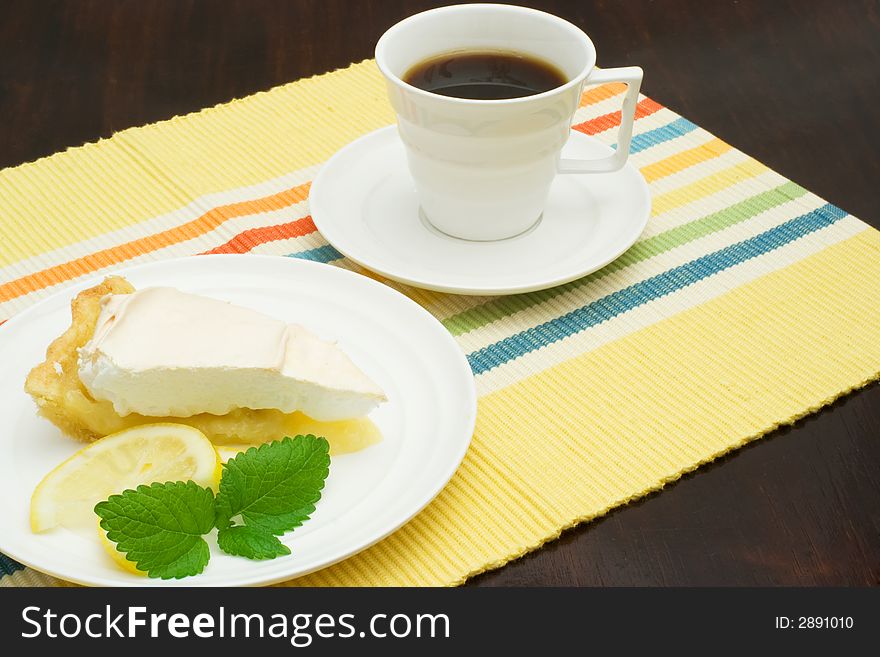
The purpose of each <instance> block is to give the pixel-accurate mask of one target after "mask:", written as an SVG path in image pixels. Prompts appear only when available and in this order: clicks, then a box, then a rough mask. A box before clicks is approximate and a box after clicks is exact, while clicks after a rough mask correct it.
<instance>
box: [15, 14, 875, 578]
mask: <svg viewBox="0 0 880 657" xmlns="http://www.w3.org/2000/svg"><path fill="white" fill-rule="evenodd" d="M438 4H448V3H436V2H428V1H420V0H381V1H379V0H373V1H372V2H365V1H356V0H348V1H344V0H299V1H296V0H287V1H284V0H264V1H257V0H252V1H245V0H211V1H208V0H204V1H189V2H185V1H173V2H172V1H171V0H164V1H163V0H126V1H112V0H93V1H85V0H78V1H73V0H71V1H67V2H62V1H55V0H51V1H50V0H16V1H10V0H3V1H2V2H0V166H4V167H5V166H13V165H16V164H19V163H21V162H25V161H28V160H32V159H35V158H38V157H41V156H44V155H48V154H50V153H52V152H54V151H57V150H60V149H63V148H65V147H68V146H73V145H78V144H81V143H83V142H86V141H93V140H95V139H97V138H99V137H107V136H109V135H111V134H112V133H113V132H114V131H116V130H120V129H122V128H126V127H129V126H133V125H139V124H143V123H148V122H152V121H157V120H160V119H165V118H168V117H170V116H172V115H175V114H183V113H186V112H190V111H193V110H196V109H199V108H201V107H204V106H207V105H213V104H215V103H219V102H223V101H227V100H229V99H231V98H234V97H237V96H244V95H246V94H250V93H252V92H255V91H259V90H261V89H266V88H268V87H271V86H273V85H277V84H281V83H284V82H287V81H290V80H294V79H296V78H300V77H303V76H308V75H312V74H314V73H321V72H324V71H328V70H331V69H334V68H338V67H341V66H345V65H346V64H348V63H349V62H352V61H358V60H361V59H364V58H366V57H370V56H372V48H373V44H374V43H375V41H376V39H377V38H378V37H379V35H380V34H381V33H382V32H383V31H384V30H385V28H387V27H388V26H390V25H391V24H393V23H394V22H396V21H398V20H400V19H401V18H403V17H405V16H407V15H409V14H411V13H415V12H416V11H419V10H422V9H425V8H428V7H430V6H433V5H438ZM521 4H529V5H532V6H535V7H538V8H543V9H546V10H548V11H551V12H554V13H556V14H559V15H561V16H564V17H566V18H568V19H569V20H571V21H573V22H574V23H576V24H578V25H580V26H581V27H582V28H584V29H585V30H586V31H587V32H588V33H589V34H590V35H591V36H592V37H593V40H594V41H595V43H596V46H597V49H598V52H599V63H600V65H606V66H619V65H625V64H639V65H641V66H642V67H643V68H644V69H645V84H644V91H645V93H647V94H649V95H651V96H653V97H654V98H655V99H657V100H658V101H659V102H661V103H663V104H665V105H668V106H669V107H671V108H672V109H674V110H676V111H678V112H680V113H682V114H684V115H685V116H687V117H688V118H689V119H691V120H693V121H695V122H696V123H698V124H699V125H701V126H703V127H704V128H706V129H708V130H710V131H712V132H714V133H715V134H717V135H718V136H720V137H721V138H722V139H724V140H726V141H728V142H730V143H731V144H733V145H734V146H736V147H738V148H740V149H742V150H743V151H745V152H746V153H749V154H750V155H753V156H755V157H756V158H758V159H759V160H761V161H763V162H765V163H766V164H768V165H769V166H770V167H772V168H774V169H776V170H777V171H779V172H780V173H782V174H783V175H785V176H787V177H789V178H791V179H793V180H795V181H796V182H798V183H800V184H801V185H804V186H805V187H807V188H808V189H810V190H812V191H814V192H816V193H817V194H819V195H820V196H822V197H824V198H826V199H828V200H829V201H831V202H833V203H835V204H837V205H839V206H841V207H843V208H844V209H846V210H848V211H849V212H851V213H853V214H854V215H856V216H858V217H860V218H861V219H863V220H865V221H867V222H869V223H872V224H873V225H874V226H880V201H878V194H880V110H878V108H880V3H878V2H877V1H876V0H857V1H848V2H838V1H835V0H739V1H737V0H715V1H713V2H702V1H700V0H690V1H688V0H662V1H661V0H657V1H654V2H652V1H650V0H627V1H620V2H611V1H597V0H577V1H572V2H564V1H562V0H560V1H557V2H551V1H546V2H540V1H528V0H522V3H521ZM878 284H880V282H878ZM878 315H880V309H878ZM473 583H474V584H476V585H479V586H496V585H545V584H546V585H713V584H715V585H776V584H780V585H876V584H878V583H880V386H876V385H875V386H872V387H870V388H868V389H867V390H863V391H861V392H858V393H855V394H852V395H850V396H848V397H847V398H845V399H843V400H840V401H839V402H837V403H836V404H834V405H833V406H832V407H830V408H828V409H826V410H824V411H822V412H821V413H819V414H817V415H814V416H812V417H810V418H808V419H806V420H803V421H801V422H798V424H797V425H796V426H795V427H794V428H789V429H784V430H781V431H777V432H775V433H774V434H772V435H771V436H768V437H766V438H765V439H764V440H761V441H758V442H757V443H754V444H753V445H752V446H751V447H748V448H746V449H743V450H740V451H738V452H736V453H735V454H734V455H731V456H729V457H727V458H724V459H721V460H720V461H719V462H717V463H715V464H713V465H711V466H709V467H706V468H702V469H701V470H699V471H698V472H697V473H695V474H692V475H690V476H687V477H685V478H684V479H683V480H681V481H680V482H679V483H677V484H675V485H674V486H671V487H669V488H668V489H667V490H666V491H664V492H663V493H660V494H657V495H652V496H650V497H648V498H647V499H645V500H643V501H641V502H638V503H636V504H632V505H630V506H628V507H626V508H623V509H620V510H618V511H615V512H613V513H611V514H609V515H608V516H606V517H605V518H603V519H601V520H599V521H597V522H593V523H590V524H588V525H584V526H581V527H579V528H577V529H574V530H571V531H568V532H566V533H565V535H564V536H563V537H562V538H561V539H560V540H558V541H556V542H555V543H552V544H551V545H549V546H547V547H545V548H544V549H542V550H540V551H538V552H536V553H534V554H532V555H530V556H528V557H526V558H524V559H522V560H520V561H518V562H516V563H513V564H511V565H508V566H506V567H505V568H502V569H500V570H497V571H494V572H492V573H488V574H485V575H483V576H480V577H477V578H475V579H474V580H473Z"/></svg>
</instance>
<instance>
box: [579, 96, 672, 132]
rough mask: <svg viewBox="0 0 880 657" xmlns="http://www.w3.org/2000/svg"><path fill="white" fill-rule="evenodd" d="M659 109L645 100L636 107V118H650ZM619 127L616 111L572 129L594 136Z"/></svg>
mask: <svg viewBox="0 0 880 657" xmlns="http://www.w3.org/2000/svg"><path fill="white" fill-rule="evenodd" d="M661 109H663V105H661V104H660V103H658V102H656V101H653V100H651V99H650V98H645V99H644V100H641V101H639V104H638V105H636V118H637V119H641V118H643V117H645V116H650V115H651V114H653V113H654V112H656V111H657V110H661ZM619 125H620V112H619V111H617V112H611V113H610V114H603V115H602V116H597V117H596V118H595V119H590V120H589V121H584V122H583V123H578V124H577V125H573V126H572V128H574V129H575V130H578V131H580V132H583V133H585V134H588V135H595V134H598V133H600V132H604V131H605V130H610V129H611V128H615V127H617V126H619Z"/></svg>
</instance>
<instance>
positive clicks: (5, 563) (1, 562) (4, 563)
mask: <svg viewBox="0 0 880 657" xmlns="http://www.w3.org/2000/svg"><path fill="white" fill-rule="evenodd" d="M19 570H24V566H22V565H21V564H20V563H18V562H17V561H14V560H12V559H10V558H9V557H7V556H6V555H5V554H0V577H5V576H6V575H11V574H12V573H14V572H16V571H19Z"/></svg>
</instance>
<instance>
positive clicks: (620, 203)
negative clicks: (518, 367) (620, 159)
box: [309, 126, 651, 294]
mask: <svg viewBox="0 0 880 657" xmlns="http://www.w3.org/2000/svg"><path fill="white" fill-rule="evenodd" d="M611 152H612V151H611V149H610V148H609V147H608V146H606V145H604V144H602V143H601V142H599V141H598V140H596V139H594V138H592V137H589V136H587V135H584V134H582V133H580V132H575V131H572V133H571V138H570V139H569V140H568V143H567V144H566V146H565V149H564V150H563V152H562V155H563V157H569V158H597V157H604V156H606V155H608V154H609V153H611ZM309 207H310V210H311V213H312V218H313V219H314V221H315V225H316V226H317V227H318V230H319V231H321V234H322V235H323V236H324V237H325V238H326V239H327V241H328V242H330V243H331V244H332V245H333V246H334V247H335V248H336V249H337V250H339V251H340V252H342V253H343V254H345V255H346V256H348V257H349V258H351V259H352V260H354V261H355V262H357V263H359V264H361V265H363V266H364V267H366V268H368V269H372V270H373V271H375V272H378V273H380V274H382V275H383V276H387V277H388V278H391V279H394V280H396V281H400V282H402V283H408V284H410V285H416V286H418V287H424V288H428V289H430V290H438V291H440V292H453V293H456V294H513V293H516V292H531V291H534V290H541V289H544V288H548V287H553V286H554V285H560V284H562V283H567V282H568V281H572V280H574V279H576V278H580V277H581V276H585V275H586V274H589V273H590V272H594V271H596V270H597V269H600V268H602V267H604V266H605V265H607V264H608V263H609V262H611V261H612V260H614V259H615V258H617V257H618V256H620V255H621V254H622V253H623V252H624V251H626V250H627V249H628V248H629V247H630V246H632V244H633V243H634V242H635V241H636V239H638V237H639V235H641V234H642V231H643V230H644V228H645V225H646V224H647V222H648V217H649V215H650V214H651V195H650V192H649V191H648V186H647V184H646V183H645V179H644V178H643V177H642V175H641V174H640V173H639V171H638V170H637V169H636V168H635V167H634V166H632V165H631V164H629V163H628V164H626V166H624V168H623V169H621V170H620V171H616V172H614V173H602V174H595V173H594V174H567V175H559V176H556V179H555V180H554V182H553V186H552V187H551V189H550V197H549V200H548V202H547V206H546V208H545V210H544V214H543V217H542V219H541V221H540V223H538V224H537V225H536V226H535V227H534V228H532V229H531V230H529V231H527V232H526V233H524V234H522V235H518V236H517V237H512V238H510V239H507V240H499V241H496V242H471V241H468V240H461V239H456V238H454V237H450V236H448V235H445V234H443V233H441V232H440V231H438V230H436V229H435V228H433V227H432V226H431V225H430V224H428V223H427V222H426V221H424V220H422V219H421V218H420V213H419V202H418V198H417V196H416V190H415V186H414V184H413V182H412V179H411V178H410V175H409V171H408V169H407V164H406V153H405V152H404V149H403V144H402V143H401V141H400V137H399V136H398V134H397V128H396V126H389V127H387V128H381V129H379V130H376V131H375V132H371V133H369V134H368V135H365V136H363V137H361V138H360V139H357V140H356V141H353V142H352V143H350V144H349V145H347V146H346V147H345V148H343V149H341V150H340V151H339V152H338V153H336V154H335V155H334V156H333V157H332V158H330V160H328V162H327V164H325V165H324V167H323V168H322V169H321V171H320V172H319V173H318V176H317V177H316V178H315V181H314V182H313V183H312V187H311V190H310V192H309Z"/></svg>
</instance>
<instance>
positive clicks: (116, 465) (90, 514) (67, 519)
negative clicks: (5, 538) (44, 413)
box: [31, 423, 221, 532]
mask: <svg viewBox="0 0 880 657" xmlns="http://www.w3.org/2000/svg"><path fill="white" fill-rule="evenodd" d="M220 472H221V463H220V458H219V456H218V455H217V450H215V449H214V445H213V444H212V443H211V441H210V440H208V439H207V438H206V437H205V434H203V433H202V432H201V431H199V430H198V429H194V428H193V427H189V426H186V425H183V424H171V423H161V424H144V425H141V426H138V427H133V428H131V429H126V430H125V431H120V432H119V433H114V434H111V435H109V436H107V437H105V438H101V439H100V440H97V441H95V442H93V443H92V444H90V445H88V446H87V447H84V448H83V449H81V450H79V451H78V452H77V453H76V454H74V455H73V456H71V457H70V458H69V459H67V460H66V461H64V463H62V464H61V465H59V466H58V467H57V468H55V469H54V470H52V472H50V473H49V474H47V475H46V476H45V477H44V478H43V480H42V481H41V482H40V483H39V484H38V485H37V487H36V489H35V490H34V494H33V495H32V496H31V529H32V530H33V531H35V532H42V531H46V530H47V529H52V528H53V527H57V526H58V525H65V526H68V527H71V526H73V527H83V526H87V525H91V526H93V525H92V523H94V519H95V514H94V508H95V505H96V504H97V503H98V502H100V501H101V500H105V499H107V498H108V497H109V496H110V495H113V494H114V493H120V492H122V491H124V490H126V489H129V488H137V487H138V486H139V485H141V484H150V483H153V482H156V481H158V482H166V481H189V480H192V481H194V482H196V483H197V484H199V485H201V486H208V487H210V488H213V489H214V490H216V489H217V486H218V484H219V482H220Z"/></svg>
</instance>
